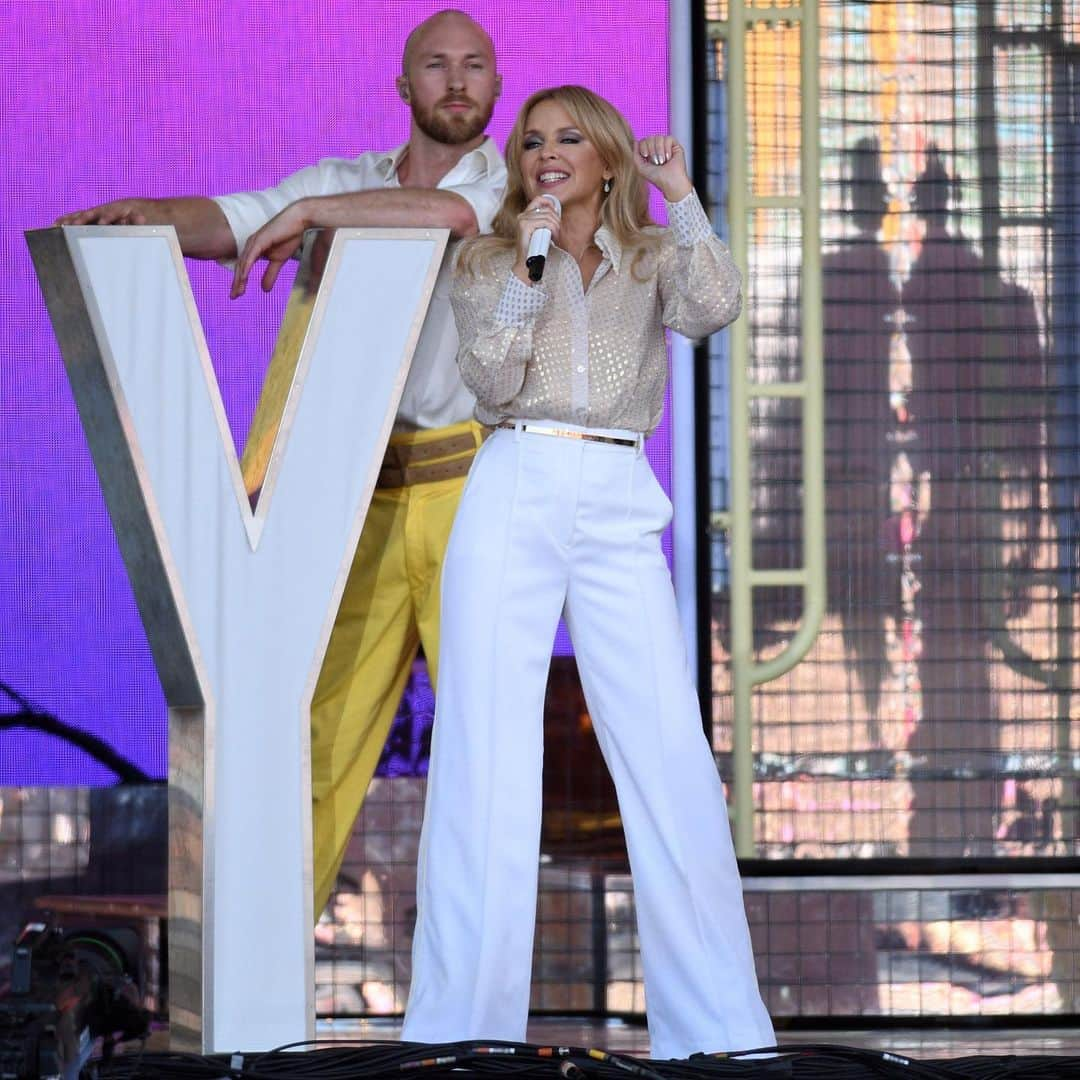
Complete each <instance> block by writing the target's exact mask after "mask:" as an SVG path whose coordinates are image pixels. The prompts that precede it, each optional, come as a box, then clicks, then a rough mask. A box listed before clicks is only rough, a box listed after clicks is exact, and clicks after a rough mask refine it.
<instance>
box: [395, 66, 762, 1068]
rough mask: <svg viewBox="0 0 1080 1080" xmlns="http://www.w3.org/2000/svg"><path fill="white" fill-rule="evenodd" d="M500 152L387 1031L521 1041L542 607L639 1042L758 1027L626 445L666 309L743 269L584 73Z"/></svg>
mask: <svg viewBox="0 0 1080 1080" xmlns="http://www.w3.org/2000/svg"><path fill="white" fill-rule="evenodd" d="M506 164H507V169H508V172H509V177H508V186H507V190H506V195H505V197H504V200H503V204H502V207H501V209H500V211H499V213H498V214H497V216H496V218H495V221H494V224H493V235H492V236H489V237H484V238H481V239H478V240H475V241H470V242H467V243H466V244H465V245H463V248H462V250H461V252H460V256H459V259H458V264H457V268H456V274H455V277H454V281H453V285H452V292H451V301H452V304H453V308H454V315H455V318H456V320H457V323H458V330H459V334H460V338H461V345H460V351H459V353H458V363H459V365H460V368H461V373H462V376H463V377H464V380H465V382H466V384H467V385H468V386H469V387H470V389H472V390H473V392H474V393H475V394H476V397H477V402H478V406H477V415H478V417H479V418H480V419H481V420H483V421H484V422H485V423H487V424H490V425H492V426H493V427H494V428H495V431H494V433H493V434H492V436H491V437H490V438H489V439H488V441H487V442H486V443H485V444H484V446H483V448H482V449H481V450H480V452H479V454H478V456H477V459H476V461H475V463H474V465H473V467H472V470H471V472H470V474H469V478H468V480H467V483H466V488H465V493H464V495H463V497H462V502H461V506H460V509H459V511H458V515H457V518H456V520H455V524H454V527H453V531H452V533H451V538H450V544H449V547H448V550H447V555H446V562H445V564H444V570H443V593H442V619H443V627H444V631H443V645H442V658H441V666H440V678H439V695H438V702H437V708H436V720H435V731H434V741H433V745H432V752H431V771H430V775H429V779H428V795H427V807H426V812H425V820H424V827H423V834H422V838H421V845H420V861H419V874H418V884H417V893H418V919H417V927H416V935H415V939H414V944H413V983H412V990H411V994H410V997H409V1005H408V1010H407V1012H406V1020H405V1029H404V1033H403V1037H404V1038H405V1039H409V1040H415V1041H420V1042H451V1041H459V1040H462V1039H473V1038H494V1039H507V1040H515V1041H521V1040H523V1039H524V1037H525V1024H526V1019H527V1015H528V1007H529V980H530V969H531V961H532V944H533V929H534V923H535V918H536V890H537V866H538V853H539V842H540V792H541V787H540V785H541V762H542V758H543V725H542V718H543V703H544V691H545V685H546V680H547V672H548V664H549V659H550V655H551V645H552V639H553V637H554V634H555V629H556V625H557V623H558V620H559V617H560V615H562V616H565V619H566V622H567V626H568V628H569V630H570V635H571V638H572V640H573V643H574V649H575V653H576V655H577V660H578V666H579V669H580V672H581V678H582V683H583V686H584V690H585V695H586V699H587V701H588V704H589V711H590V714H591V716H592V720H593V724H594V726H595V729H596V733H597V738H598V740H599V742H600V747H601V749H602V751H603V753H604V757H605V760H606V761H607V764H608V768H609V769H610V771H611V774H612V777H613V778H614V781H615V785H616V788H617V791H618V796H619V806H620V811H621V814H622V819H623V826H624V829H625V832H626V841H627V847H628V850H629V853H630V863H631V870H632V872H633V877H634V892H635V897H636V906H637V918H638V931H639V939H640V942H641V955H642V963H643V967H644V977H645V994H646V999H647V1005H648V1013H649V1032H650V1038H651V1044H652V1054H653V1056H654V1057H661V1058H673V1057H687V1056H689V1055H690V1054H692V1053H695V1052H697V1051H719V1050H739V1049H749V1048H754V1047H762V1046H771V1045H772V1044H773V1042H774V1036H773V1031H772V1025H771V1023H770V1021H769V1017H768V1014H767V1013H766V1010H765V1007H764V1005H763V1004H762V1001H761V997H760V995H759V993H758V987H757V980H756V977H755V974H754V961H753V956H752V954H751V950H750V936H749V933H748V930H747V924H746V916H745V912H744V909H743V902H742V893H741V889H740V885H739V878H738V870H737V867H736V864H735V858H734V853H733V850H732V844H731V838H730V833H729V830H728V823H727V813H726V807H725V805H724V796H723V789H722V787H721V783H720V780H719V777H718V776H717V772H716V767H715V763H714V760H713V756H712V752H711V749H710V747H709V743H708V741H707V740H706V738H705V735H704V733H703V730H702V722H701V715H700V712H699V708H698V699H697V695H696V692H695V689H694V685H693V681H692V678H691V674H690V670H689V667H688V664H687V660H686V650H685V646H684V643H683V640H682V638H681V633H680V628H679V622H678V619H677V616H676V609H675V598H674V592H673V589H672V584H671V578H670V575H669V572H668V567H667V563H666V561H665V559H664V556H663V553H662V551H661V548H660V536H661V533H662V531H663V529H664V527H665V526H666V525H667V523H668V521H669V520H670V516H671V504H670V502H669V501H668V499H667V496H666V495H665V494H664V492H663V490H662V489H661V488H660V485H659V484H658V483H657V481H656V479H655V477H654V476H653V473H652V470H651V468H650V467H649V463H648V461H647V460H646V458H645V456H644V454H643V452H642V444H643V442H644V439H645V437H646V436H647V435H648V434H649V433H650V432H651V431H652V430H653V429H654V428H655V427H656V425H657V423H658V422H659V420H660V414H661V409H662V404H663V395H664V388H665V385H666V382H667V353H666V348H665V342H664V327H665V326H669V327H671V328H672V329H674V330H677V331H679V332H680V333H682V334H686V335H688V336H690V337H702V336H704V335H706V334H710V333H712V332H713V331H715V330H719V329H720V328H721V327H722V326H725V325H726V324H727V323H729V322H730V321H731V320H732V319H734V318H735V317H736V316H737V315H738V313H739V308H740V303H741V301H740V278H739V273H738V270H737V269H736V267H735V265H734V263H733V262H732V259H731V256H730V254H729V253H728V251H727V249H726V248H725V247H724V245H723V244H722V243H721V242H720V241H719V240H718V239H717V238H716V237H715V236H714V235H713V232H712V230H711V228H710V226H709V222H708V219H707V217H706V215H705V213H704V211H703V210H702V208H701V204H700V203H699V202H698V198H697V195H696V194H694V191H693V188H692V185H691V182H690V179H689V177H688V175H687V171H686V164H685V158H684V156H683V152H682V149H681V147H680V146H679V145H678V143H677V142H676V141H675V140H674V139H673V138H672V137H671V136H669V135H656V136H651V137H649V138H646V139H642V140H641V141H639V142H637V143H635V141H634V139H633V136H632V135H631V132H630V129H629V127H628V125H627V123H626V121H625V120H624V119H623V117H622V116H621V115H620V114H619V113H618V112H617V111H616V110H615V109H614V108H613V107H612V106H611V105H610V104H609V103H608V102H606V101H604V100H603V99H602V98H600V97H598V96H597V95H595V94H593V93H591V92H590V91H588V90H586V89H584V88H582V87H574V86H564V87H558V88H556V89H552V90H544V91H541V92H539V93H537V94H534V95H533V96H532V97H530V98H529V99H528V101H526V102H525V104H524V106H523V107H522V110H521V112H520V114H519V116H518V119H517V121H516V123H515V124H514V128H513V130H512V131H511V133H510V136H509V139H508V141H507V145H506ZM646 181H648V182H650V183H652V184H655V185H656V187H657V188H659V189H660V191H661V192H662V193H663V195H664V198H665V199H666V200H667V203H668V214H669V218H670V221H671V226H670V228H668V229H666V230H665V229H660V228H658V227H656V226H655V225H653V224H652V222H651V221H650V219H649V216H648V211H647V203H646V183H645V182H646ZM547 194H551V195H554V196H556V197H557V198H558V200H559V202H560V203H561V207H562V214H561V217H560V216H559V215H558V214H557V213H556V207H555V205H554V203H552V202H551V201H550V200H549V199H546V198H544V196H545V195H547ZM539 228H546V229H549V230H550V232H551V237H552V246H551V248H550V252H549V255H548V258H547V263H546V267H545V269H544V272H543V277H542V280H541V281H540V282H538V283H537V282H533V281H531V280H530V277H529V272H528V268H527V266H526V257H527V253H528V249H529V242H530V238H531V237H532V234H533V233H534V232H535V231H536V230H537V229H539Z"/></svg>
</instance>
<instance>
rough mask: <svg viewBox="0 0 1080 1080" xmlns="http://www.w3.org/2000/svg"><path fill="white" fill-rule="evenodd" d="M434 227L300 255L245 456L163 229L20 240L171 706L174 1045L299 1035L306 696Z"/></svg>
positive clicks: (441, 240)
mask: <svg viewBox="0 0 1080 1080" xmlns="http://www.w3.org/2000/svg"><path fill="white" fill-rule="evenodd" d="M447 236H448V234H447V232H446V231H445V230H438V229H435V230H427V229H367V230H360V229H342V230H339V231H338V232H337V234H336V235H335V236H334V237H333V240H332V243H330V244H329V245H327V244H314V245H309V251H310V252H312V253H313V254H314V255H315V256H317V257H315V258H306V259H305V261H304V262H303V263H302V265H301V268H300V271H299V272H298V274H297V279H296V283H295V284H294V287H293V292H292V294H291V297H290V301H289V306H288V309H287V311H286V313H285V319H284V323H283V325H282V330H281V333H280V335H279V337H278V342H277V346H276V348H275V351H274V356H273V358H272V360H271V364H270V369H269V371H268V373H267V376H266V380H265V383H264V386H263V393H262V396H261V398H260V402H259V406H258V409H257V411H256V414H255V418H254V420H253V422H252V425H251V430H250V434H249V436H248V442H247V446H246V448H245V452H244V455H243V460H242V461H240V460H238V459H237V456H236V453H235V450H234V446H233V442H232V437H231V434H230V430H229V426H228V424H227V422H226V417H225V412H224V408H223V405H222V401H221V395H220V393H219V390H218V385H217V381H216V379H215V376H214V372H213V368H212V366H211V363H210V356H209V353H208V350H207V346H206V342H205V340H204V337H203V332H202V326H201V323H200V321H199V317H198V313H197V311H196V309H195V304H194V299H193V297H192V293H191V288H190V285H189V282H188V279H187V274H186V272H185V270H184V263H183V259H182V256H181V252H180V246H179V244H178V242H177V238H176V234H175V232H174V230H173V229H172V228H171V227H156V226H139V227H101V226H89V227H79V228H66V229H45V230H39V231H35V232H30V233H28V234H27V239H28V242H29V245H30V250H31V254H32V255H33V258H34V264H35V267H36V270H37V274H38V280H39V282H40V284H41V287H42V291H43V293H44V295H45V299H46V303H47V305H48V308H49V314H50V317H51V319H52V323H53V327H54V330H55V331H56V336H57V339H58V340H59V342H60V348H61V352H62V353H63V356H64V362H65V364H66V366H67V370H68V376H69V379H70V382H71V387H72V391H73V393H74V396H75V400H76V404H77V406H78V409H79V414H80V417H81V419H82V423H83V428H84V430H85V433H86V437H87V441H88V443H89V445H90V450H91V452H92V454H93V457H94V462H95V465H96V467H97V471H98V476H99V479H100V481H101V486H102V490H103V492H104V495H105V499H106V502H107V504H108V507H109V512H110V515H111V517H112V522H113V526H114V528H115V530H116V534H117V539H118V540H119V544H120V549H121V551H122V553H123V555H124V560H125V563H126V565H127V569H128V574H129V576H130V578H131V582H132V585H133V587H134V591H135V598H136V601H137V603H138V606H139V611H140V613H141V615H142V619H143V623H144V626H145V628H146V632H147V637H148V638H149V641H150V647H151V649H152V651H153V655H154V661H155V664H156V666H157V671H158V675H159V677H160V678H161V682H162V686H163V689H164V691H165V696H166V699H167V701H168V703H169V707H170V715H169V761H170V764H169V785H170V797H169V818H170V825H169V852H170V865H169V878H170V880H169V1006H170V1008H169V1014H170V1037H171V1040H172V1043H173V1045H174V1047H176V1048H188V1049H202V1050H215V1049H231V1048H233V1047H237V1046H240V1047H244V1048H245V1049H247V1050H251V1049H258V1048H260V1047H269V1046H273V1045H276V1044H278V1043H280V1042H281V1041H282V1040H283V1039H297V1038H303V1037H305V1036H310V1034H311V1033H312V1032H313V1029H314V1010H313V992H314V985H313V984H314V978H313V957H312V951H313V943H312V934H311V927H312V925H313V921H314V920H313V916H312V891H313V890H312V880H311V835H310V829H311V825H310V820H311V815H310V805H311V797H310V775H309V769H308V727H309V704H310V699H311V694H312V691H313V689H314V685H315V679H316V677H317V674H318V671H319V668H320V666H321V662H322V657H323V653H324V651H325V647H326V642H327V640H328V638H329V634H330V629H331V626H332V624H333V619H334V614H335V612H336V610H337V605H338V601H339V599H340V596H341V592H342V589H343V588H344V583H345V578H346V575H347V572H348V569H349V566H350V563H351V561H352V555H353V552H354V550H355V547H356V542H357V539H358V537H359V535H360V530H361V527H362V525H363V520H364V516H365V514H366V512H367V507H368V503H369V500H370V497H371V493H372V490H373V489H374V486H375V481H376V477H377V475H378V471H379V466H380V463H381V461H382V457H383V452H384V449H385V445H386V441H387V439H388V438H389V435H390V432H391V428H392V425H393V421H394V416H395V414H396V411H397V404H398V400H399V398H400V395H401V391H402V388H403V386H404V382H405V377H406V375H407V373H408V368H409V364H410V361H411V358H412V353H413V349H414V347H415V344H416V341H417V339H418V337H419V334H420V330H421V326H422V324H423V320H424V315H425V313H426V311H427V305H428V301H429V299H430V297H431V294H432V291H433V289H434V287H435V281H436V275H437V273H438V270H439V267H440V264H441V261H442V256H443V252H444V250H445V246H446V241H447ZM327 247H329V251H327ZM313 267H314V268H313ZM226 287H227V282H226V281H225V280H224V278H223V281H222V288H226Z"/></svg>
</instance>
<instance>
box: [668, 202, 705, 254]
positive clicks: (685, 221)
mask: <svg viewBox="0 0 1080 1080" xmlns="http://www.w3.org/2000/svg"><path fill="white" fill-rule="evenodd" d="M666 206H667V212H668V222H669V223H670V225H671V231H672V232H673V233H674V234H675V243H676V244H678V246H679V247H693V246H694V245H695V244H700V243H701V241H702V240H707V239H708V238H709V237H710V236H712V235H713V228H712V224H711V223H710V221H709V217H708V215H707V214H706V213H705V208H704V207H703V206H702V205H701V200H700V199H699V198H698V196H697V192H696V191H693V190H692V191H691V192H690V194H689V195H686V196H685V197H684V198H682V199H680V200H679V201H678V202H676V203H666Z"/></svg>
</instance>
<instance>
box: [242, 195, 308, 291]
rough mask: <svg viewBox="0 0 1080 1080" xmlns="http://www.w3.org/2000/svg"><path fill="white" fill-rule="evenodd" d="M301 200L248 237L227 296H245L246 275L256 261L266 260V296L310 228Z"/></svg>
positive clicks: (264, 276)
mask: <svg viewBox="0 0 1080 1080" xmlns="http://www.w3.org/2000/svg"><path fill="white" fill-rule="evenodd" d="M303 203H304V200H303V199H301V200H300V201H299V202H294V203H293V204H292V205H291V206H287V207H285V209H284V210H282V211H281V213H280V214H278V215H277V216H276V217H272V218H271V219H270V220H269V221H268V222H267V223H266V224H265V225H264V226H263V227H262V228H261V229H259V231H258V232H254V233H252V234H251V236H249V237H248V242H247V243H246V244H245V245H244V250H243V251H242V252H241V253H240V258H239V259H238V260H237V262H236V272H235V273H234V275H233V283H232V290H231V292H230V293H229V295H230V296H231V297H232V298H233V299H234V300H235V299H236V298H237V297H238V296H243V295H244V290H245V289H247V281H248V274H250V273H251V268H252V267H253V266H254V265H255V262H256V260H258V259H266V261H267V267H266V270H265V271H264V272H263V276H262V288H263V292H269V291H270V290H271V289H272V288H273V287H274V282H275V281H277V278H278V274H280V273H281V268H282V266H284V265H285V263H286V262H288V261H289V259H291V258H292V257H293V255H295V254H296V253H297V251H299V249H300V243H301V241H302V240H303V237H304V231H305V230H306V229H308V228H309V227H310V223H309V222H308V221H307V219H306V216H305V214H304V208H303Z"/></svg>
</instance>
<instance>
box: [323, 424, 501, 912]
mask: <svg viewBox="0 0 1080 1080" xmlns="http://www.w3.org/2000/svg"><path fill="white" fill-rule="evenodd" d="M462 433H472V434H474V435H475V440H476V445H477V446H479V445H480V442H481V441H482V438H483V428H481V426H480V425H479V424H474V423H465V424H455V425H453V426H452V427H444V428H438V429H436V430H433V431H418V432H415V433H408V434H402V435H395V436H394V437H393V438H392V439H391V440H390V443H391V446H394V445H397V446H416V445H418V444H424V443H431V442H434V441H437V440H439V439H444V438H446V437H448V436H453V435H457V434H462ZM464 486H465V477H464V476H460V477H454V478H453V479H449V480H436V481H434V482H431V483H417V484H412V485H408V486H405V487H394V488H376V490H375V494H374V496H373V498H372V500H371V506H370V508H369V510H368V514H367V518H366V519H365V522H364V530H363V533H362V534H361V536H360V542H359V544H358V545H357V549H356V556H355V558H354V559H353V564H352V569H351V570H350V571H349V578H348V581H347V582H346V584H345V591H344V593H343V595H342V598H341V605H340V607H339V608H338V614H337V619H336V620H335V622H334V629H333V631H332V633H331V635H330V642H329V645H328V646H327V650H326V657H325V659H324V660H323V666H322V671H321V672H320V674H319V681H318V683H317V684H316V687H315V696H314V697H313V699H312V703H311V796H312V819H313V820H312V825H313V834H314V835H313V852H314V868H315V882H314V884H315V917H316V918H318V917H319V915H320V914H321V913H322V910H323V908H324V907H325V906H326V902H327V900H328V899H329V897H330V893H331V892H332V891H333V887H334V882H335V880H336V878H337V873H338V870H339V869H340V867H341V863H342V860H343V859H344V858H345V849H346V848H347V846H348V843H349V837H350V836H351V835H352V830H353V824H354V822H355V820H356V816H357V814H358V813H359V811H360V807H361V805H362V803H363V801H364V796H365V795H366V794H367V789H368V784H369V783H370V781H371V777H372V774H373V773H374V772H375V766H376V765H377V764H378V763H379V757H380V756H381V754H382V749H383V745H384V744H385V742H386V736H387V732H388V731H389V730H390V724H391V722H392V721H393V719H394V715H395V713H396V712H397V708H398V705H399V703H400V702H401V695H402V693H403V692H404V689H405V684H406V682H407V681H408V678H409V672H410V670H411V668H412V663H413V660H414V659H415V657H416V651H417V646H418V645H420V644H423V647H424V655H425V656H426V657H427V662H428V670H429V672H430V675H431V685H432V686H433V687H434V686H435V683H436V678H437V675H438V670H437V665H438V655H439V589H440V585H441V579H442V562H443V554H444V552H445V551H446V543H447V540H448V538H449V536H450V526H451V525H452V524H453V521H454V513H455V511H456V510H457V505H458V500H459V499H460V497H461V491H462V488H463V487H464Z"/></svg>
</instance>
